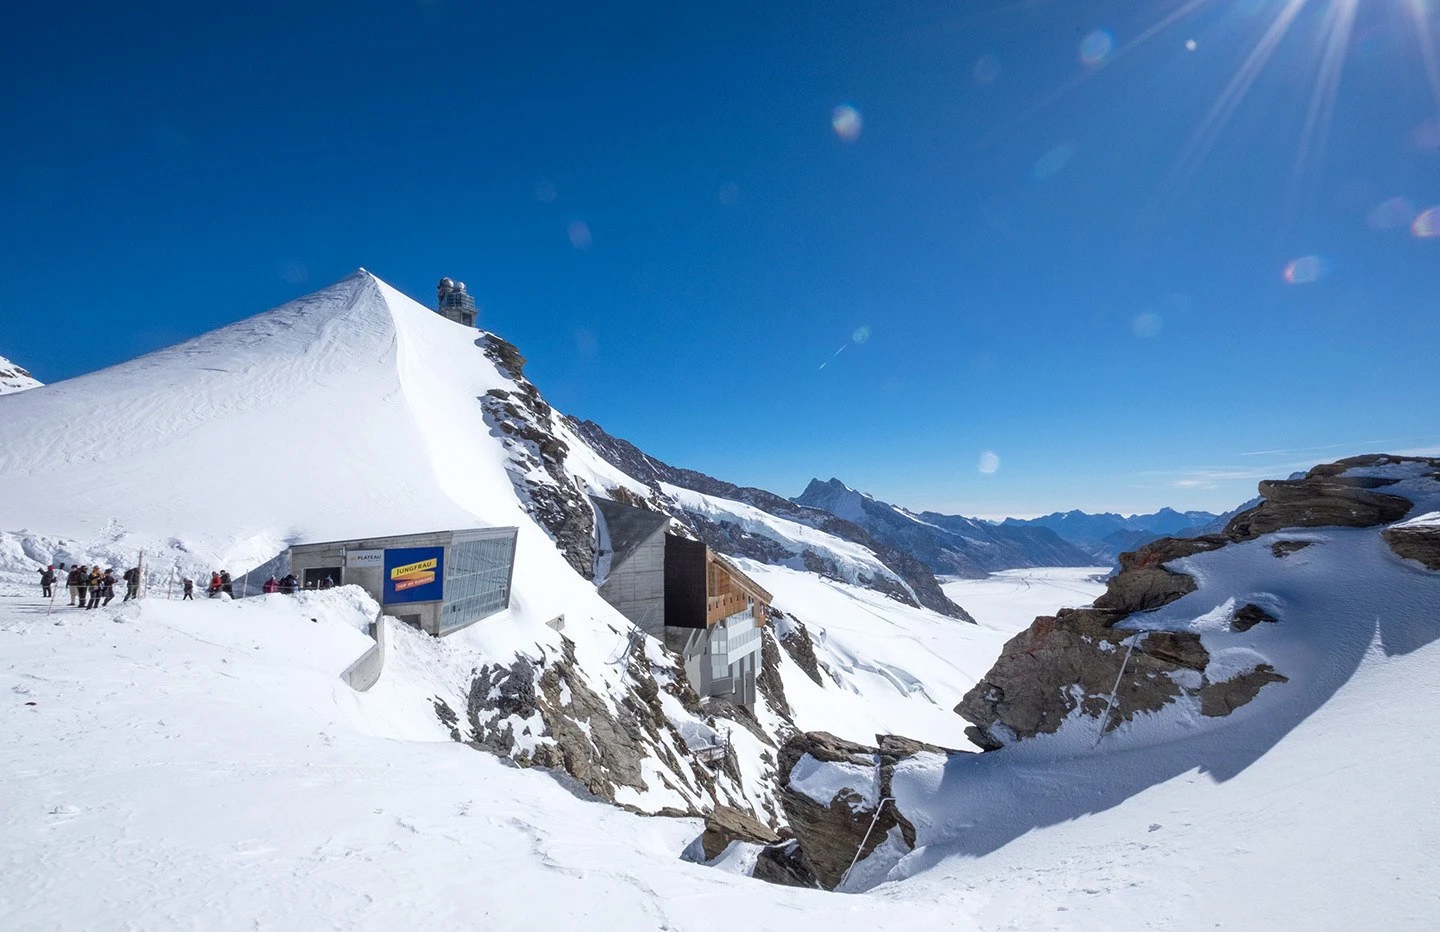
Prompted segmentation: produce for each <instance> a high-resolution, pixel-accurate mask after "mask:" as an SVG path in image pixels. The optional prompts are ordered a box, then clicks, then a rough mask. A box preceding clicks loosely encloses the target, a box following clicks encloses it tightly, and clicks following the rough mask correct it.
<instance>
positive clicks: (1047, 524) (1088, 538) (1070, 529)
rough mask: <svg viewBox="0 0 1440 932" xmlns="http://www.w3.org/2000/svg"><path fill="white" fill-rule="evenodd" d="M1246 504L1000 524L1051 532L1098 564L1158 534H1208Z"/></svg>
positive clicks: (1067, 514)
mask: <svg viewBox="0 0 1440 932" xmlns="http://www.w3.org/2000/svg"><path fill="white" fill-rule="evenodd" d="M1247 507H1249V505H1248V504H1247V505H1242V506H1241V507H1240V508H1238V509H1236V510H1235V511H1232V512H1227V513H1226V514H1224V515H1217V514H1213V513H1211V512H1208V511H1176V510H1175V509H1173V508H1161V509H1160V510H1159V511H1157V512H1154V513H1153V514H1148V515H1129V516H1128V517H1127V516H1125V515H1118V514H1115V513H1113V512H1102V513H1101V514H1090V513H1088V512H1084V511H1064V512H1060V511H1057V512H1055V513H1054V514H1048V515H1043V516H1041V517H1039V518H1026V519H1020V518H1006V519H1005V520H1004V521H1003V522H1002V523H1001V525H1000V526H1001V527H1008V528H1015V529H1020V528H1031V529H1035V528H1043V529H1045V530H1049V531H1053V532H1054V533H1055V534H1057V535H1059V537H1061V538H1062V539H1063V540H1065V541H1067V542H1068V543H1070V544H1072V545H1074V546H1075V547H1077V548H1079V549H1081V550H1083V551H1085V552H1086V553H1088V554H1089V555H1090V556H1091V557H1092V558H1094V559H1097V560H1100V561H1101V562H1102V563H1113V562H1114V561H1115V559H1116V558H1117V557H1118V556H1119V555H1120V554H1122V553H1124V552H1126V551H1128V550H1134V549H1136V548H1137V547H1142V546H1144V545H1145V544H1148V543H1150V542H1151V541H1152V540H1158V539H1159V538H1161V537H1196V536H1198V535H1200V534H1205V533H1208V532H1209V530H1210V528H1211V527H1212V525H1214V526H1217V527H1218V526H1223V525H1224V523H1225V521H1226V520H1228V519H1229V518H1230V517H1231V516H1232V515H1235V514H1238V513H1239V512H1240V511H1242V510H1243V509H1244V508H1247Z"/></svg>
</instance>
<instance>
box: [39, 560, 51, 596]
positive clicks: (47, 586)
mask: <svg viewBox="0 0 1440 932" xmlns="http://www.w3.org/2000/svg"><path fill="white" fill-rule="evenodd" d="M54 594H55V564H53V563H52V564H50V565H49V566H47V567H45V568H44V569H43V570H40V595H41V596H43V597H44V598H47V599H48V598H50V597H51V596H53V595H54Z"/></svg>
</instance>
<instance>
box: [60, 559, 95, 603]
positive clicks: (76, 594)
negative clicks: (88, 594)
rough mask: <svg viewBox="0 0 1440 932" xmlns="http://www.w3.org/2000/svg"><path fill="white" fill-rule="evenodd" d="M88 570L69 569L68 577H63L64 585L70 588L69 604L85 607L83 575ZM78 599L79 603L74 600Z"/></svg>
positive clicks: (83, 568)
mask: <svg viewBox="0 0 1440 932" xmlns="http://www.w3.org/2000/svg"><path fill="white" fill-rule="evenodd" d="M87 570H89V567H87V566H72V567H70V575H69V576H66V577H65V585H66V586H68V587H70V604H71V605H79V606H80V607H81V608H84V607H85V573H86V571H87ZM76 599H79V600H80V601H79V602H76V601H75V600H76Z"/></svg>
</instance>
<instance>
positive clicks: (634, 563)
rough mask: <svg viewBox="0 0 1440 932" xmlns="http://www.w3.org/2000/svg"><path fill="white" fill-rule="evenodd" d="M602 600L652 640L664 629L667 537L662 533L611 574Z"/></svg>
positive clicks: (661, 531)
mask: <svg viewBox="0 0 1440 932" xmlns="http://www.w3.org/2000/svg"><path fill="white" fill-rule="evenodd" d="M600 597H601V598H603V599H604V600H605V601H607V602H609V603H610V604H611V605H613V606H615V608H616V609H618V610H619V612H620V614H622V615H624V616H625V617H626V618H628V619H630V620H631V621H632V622H634V623H635V626H636V627H637V628H639V629H640V630H642V631H644V632H645V633H646V634H649V635H651V636H652V637H662V636H663V635H664V629H665V533H664V531H663V529H662V530H660V531H658V532H656V533H655V534H653V535H652V536H651V537H650V539H649V540H647V541H645V543H643V544H641V545H640V546H639V547H637V548H636V549H635V551H634V553H633V554H631V556H630V559H628V560H626V561H625V562H624V563H623V564H622V565H621V566H620V567H619V568H618V569H613V570H611V571H610V575H609V576H608V577H606V579H605V582H604V583H602V584H601V586H600Z"/></svg>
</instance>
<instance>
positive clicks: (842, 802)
mask: <svg viewBox="0 0 1440 932" xmlns="http://www.w3.org/2000/svg"><path fill="white" fill-rule="evenodd" d="M877 744H878V746H876V747H871V746H867V745H863V744H856V743H855V742H853V741H846V740H844V739H842V738H837V737H835V736H834V735H832V734H829V733H828V732H823V731H822V732H806V733H802V734H797V735H795V736H794V737H792V738H791V739H790V740H789V741H787V742H786V743H785V745H784V746H783V747H782V748H781V749H780V783H781V787H782V790H781V795H780V802H781V805H782V806H783V807H784V809H785V816H786V819H787V820H788V822H789V824H790V828H791V829H792V830H793V831H794V832H795V838H796V840H797V842H798V856H799V863H800V865H801V866H802V867H803V869H804V871H803V872H804V873H805V874H808V875H809V876H811V877H813V878H814V879H815V881H816V882H817V883H818V884H819V885H820V886H822V887H824V888H825V889H827V890H833V889H835V887H837V886H838V885H839V884H840V881H841V880H842V879H843V878H844V876H845V873H846V871H848V870H849V869H850V865H851V864H852V863H853V862H855V861H857V860H862V861H863V860H864V859H865V858H867V857H869V856H870V855H871V854H872V853H873V852H874V851H875V849H876V848H877V847H878V846H879V845H880V844H881V842H883V841H884V840H885V837H886V836H887V835H888V834H889V833H890V830H891V829H894V828H899V830H900V835H901V838H902V839H903V840H904V842H905V844H907V845H908V846H910V847H911V848H913V847H914V846H915V826H914V825H913V824H911V822H910V821H909V820H908V819H906V818H905V816H904V815H903V814H902V813H901V812H900V811H899V809H898V808H897V807H896V804H895V803H894V801H893V800H889V799H888V797H889V796H890V795H891V793H890V780H891V777H892V775H893V773H894V768H895V765H896V764H897V763H899V762H900V761H901V760H903V759H905V758H906V757H908V756H910V755H912V754H915V753H919V752H921V751H930V752H933V753H940V754H943V753H946V752H945V751H944V749H942V748H937V747H934V746H933V745H927V744H924V743H922V742H919V741H913V740H911V739H908V738H900V737H898V736H893V735H883V736H878V737H877ZM806 756H809V757H811V758H813V759H814V760H816V761H818V762H820V763H821V764H822V765H823V764H841V765H846V766H847V767H848V768H860V770H861V772H865V773H867V774H871V773H873V774H874V776H873V777H867V779H866V780H863V781H858V782H862V783H864V784H866V785H864V786H859V787H851V788H846V787H844V786H843V782H844V781H843V780H841V781H837V782H840V783H841V784H842V788H841V789H840V790H839V791H838V792H837V793H836V794H835V796H834V798H833V799H831V800H829V801H828V802H826V803H821V802H818V801H816V800H814V799H811V798H810V797H809V796H807V795H806V794H805V793H802V792H800V791H799V790H797V789H795V788H794V787H792V786H791V785H790V777H791V774H792V773H793V772H794V770H795V767H796V765H797V764H798V763H799V762H800V761H801V760H803V759H804V758H805V757H806ZM849 772H853V770H852V771H849ZM877 804H878V806H879V808H878V812H877V808H876V807H877ZM857 852H858V855H857ZM756 876H759V873H758V870H757V874H756Z"/></svg>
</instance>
